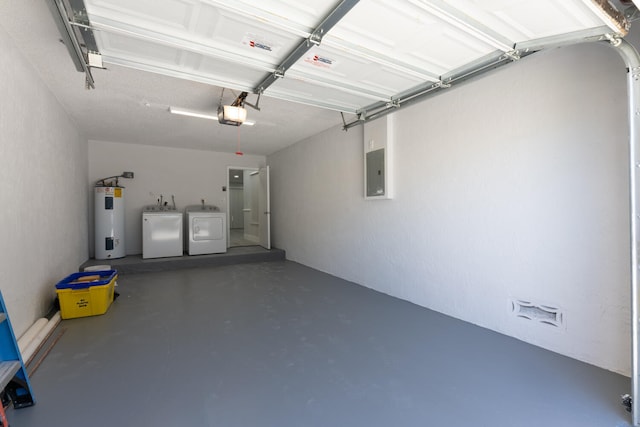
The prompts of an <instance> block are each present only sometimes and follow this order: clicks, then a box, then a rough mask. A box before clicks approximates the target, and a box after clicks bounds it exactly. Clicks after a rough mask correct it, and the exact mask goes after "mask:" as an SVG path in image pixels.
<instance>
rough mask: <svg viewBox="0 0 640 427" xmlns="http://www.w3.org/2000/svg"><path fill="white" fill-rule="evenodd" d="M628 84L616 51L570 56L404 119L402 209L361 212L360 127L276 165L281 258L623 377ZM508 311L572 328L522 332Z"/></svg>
mask: <svg viewBox="0 0 640 427" xmlns="http://www.w3.org/2000/svg"><path fill="white" fill-rule="evenodd" d="M625 79H626V73H625V67H624V64H623V62H622V60H621V59H620V57H619V56H618V54H617V53H616V52H615V51H614V50H613V49H611V48H609V47H607V46H604V45H588V46H587V45H581V46H573V47H567V48H563V49H561V50H555V51H551V52H547V53H544V54H542V53H541V54H537V55H535V56H534V57H531V58H528V59H526V60H523V61H521V62H520V63H518V64H514V65H512V66H510V67H507V68H504V69H502V70H498V71H497V72H495V73H493V74H491V75H489V76H486V77H484V78H483V79H481V80H478V81H475V82H473V83H471V84H467V85H464V86H460V87H457V88H453V89H451V90H450V91H449V92H447V93H444V94H442V95H440V96H437V97H434V98H432V99H430V100H426V101H424V102H422V103H420V104H417V105H415V106H412V107H409V108H407V109H404V110H401V111H399V112H396V113H395V117H394V119H395V121H396V122H395V125H396V132H397V133H396V135H395V136H396V138H395V150H394V151H395V164H394V167H395V171H396V173H395V177H394V181H395V196H394V199H393V200H382V201H380V200H378V201H365V200H364V198H363V190H362V188H363V181H362V180H363V178H362V176H363V165H362V163H363V140H362V138H363V131H362V128H361V127H358V128H354V129H351V130H349V131H348V132H346V133H345V132H343V131H342V130H340V129H333V130H329V131H327V132H325V133H323V134H320V135H317V136H315V137H313V138H311V139H309V140H306V141H303V142H301V143H298V144H296V145H294V146H292V147H290V148H287V149H285V150H283V151H280V152H278V153H276V154H274V155H272V156H269V157H268V164H270V166H271V167H272V175H271V177H272V185H271V188H272V209H271V211H272V221H273V233H274V235H273V242H274V245H275V246H276V247H278V248H282V249H285V250H286V251H287V257H288V258H289V259H292V260H295V261H298V262H301V263H303V264H306V265H309V266H311V267H314V268H318V269H320V270H323V271H326V272H329V273H331V274H334V275H337V276H340V277H343V278H346V279H348V280H352V281H354V282H357V283H360V284H362V285H365V286H368V287H371V288H373V289H377V290H379V291H382V292H385V293H388V294H390V295H394V296H397V297H399V298H403V299H406V300H409V301H412V302H414V303H416V304H419V305H422V306H425V307H429V308H432V309H435V310H437V311H440V312H442V313H446V314H448V315H451V316H454V317H456V318H460V319H463V320H466V321H469V322H472V323H474V324H478V325H481V326H483V327H487V328H490V329H493V330H496V331H499V332H502V333H505V334H507V335H510V336H513V337H516V338H519V339H521V340H524V341H527V342H530V343H533V344H536V345H539V346H541V347H544V348H547V349H550V350H552V351H555V352H559V353H561V354H565V355H568V356H570V357H574V358H577V359H580V360H583V361H586V362H589V363H592V364H595V365H598V366H601V367H604V368H606V369H610V370H613V371H616V372H620V373H624V374H627V375H628V374H629V373H630V345H629V341H630V326H629V323H630V314H629V310H630V308H629V280H630V279H629V259H628V258H629V256H628V249H627V248H628V245H629V243H628V242H629V236H628V200H627V199H628V183H627V127H626V126H627V118H626V114H627V113H626V108H625V103H626V84H625V82H626V80H625ZM513 297H515V298H521V299H528V300H532V301H535V302H539V303H543V304H550V305H556V306H558V307H560V308H561V309H562V310H563V311H564V313H565V320H566V323H565V327H564V328H561V329H556V328H553V327H550V326H545V325H540V324H536V323H533V322H530V321H526V320H523V319H519V318H516V317H514V316H513V315H512V314H511V313H510V312H509V310H508V306H509V301H510V298H513ZM399 332H401V331H399ZM452 339H455V337H452Z"/></svg>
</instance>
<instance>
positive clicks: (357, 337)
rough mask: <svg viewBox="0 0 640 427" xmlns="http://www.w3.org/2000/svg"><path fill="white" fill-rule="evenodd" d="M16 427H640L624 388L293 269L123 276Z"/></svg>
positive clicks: (619, 380) (70, 334)
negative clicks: (623, 398) (633, 424)
mask: <svg viewBox="0 0 640 427" xmlns="http://www.w3.org/2000/svg"><path fill="white" fill-rule="evenodd" d="M118 283H119V286H118V289H117V290H118V292H119V293H120V297H119V298H118V299H117V300H116V301H115V302H114V304H113V305H112V306H111V308H110V309H109V311H108V312H107V313H106V314H105V315H103V316H96V317H90V318H81V319H73V320H66V321H63V322H62V323H61V325H60V326H59V327H58V330H57V331H56V332H54V335H55V334H56V333H59V332H60V331H64V333H63V335H62V336H61V338H60V340H59V341H58V343H57V344H56V346H55V347H54V348H53V349H52V351H51V352H50V354H49V355H48V357H47V358H46V359H45V360H44V362H43V363H42V364H41V365H40V367H39V368H38V369H37V371H36V372H35V374H34V375H33V376H32V378H31V383H32V386H33V390H34V394H35V398H36V400H37V403H36V405H35V406H33V407H30V408H26V409H21V410H9V411H8V413H7V416H8V418H9V423H10V424H11V425H12V426H16V427H43V426H65V427H87V426H92V427H102V426H104V427H106V426H109V427H111V426H123V427H127V426H194V427H196V426H215V427H253V426H270V427H303V426H322V427H329V426H385V427H387V426H402V427H410V426H421V427H424V426H434V427H436V426H437V427H439V426H474V427H477V426H491V427H501V426H505V427H507V426H508V427H527V426H531V427H533V426H535V427H539V426H581V427H588V426H593V427H604V426H611V427H614V426H615V427H620V426H628V425H630V416H629V414H628V413H627V412H626V411H625V410H624V408H623V407H622V405H621V404H620V395H621V394H623V393H627V392H629V391H630V380H629V379H628V378H626V377H623V376H620V375H617V374H614V373H611V372H608V371H605V370H602V369H598V368H595V367H593V366H590V365H587V364H584V363H581V362H578V361H575V360H572V359H569V358H566V357H563V356H560V355H558V354H555V353H551V352H549V351H545V350H542V349H540V348H537V347H534V346H531V345H528V344H525V343H523V342H521V341H518V340H515V339H512V338H508V337H506V336H503V335H500V334H497V333H494V332H491V331H488V330H485V329H482V328H479V327H476V326H473V325H470V324H467V323H465V322H462V321H459V320H455V319H452V318H450V317H447V316H444V315H441V314H438V313H435V312H433V311H430V310H427V309H424V308H421V307H418V306H416V305H413V304H410V303H407V302H404V301H401V300H398V299H395V298H392V297H389V296H387V295H383V294H380V293H377V292H375V291H372V290H369V289H366V288H364V287H361V286H358V285H355V284H353V283H349V282H346V281H344V280H341V279H337V278H335V277H332V276H330V275H327V274H324V273H321V272H319V271H316V270H313V269H311V268H308V267H304V266H302V265H300V264H297V263H294V262H290V261H276V262H267V263H259V264H240V265H231V266H221V267H213V268H195V269H183V270H176V271H165V272H157V273H145V274H129V275H122V276H121V277H120V279H119V280H118Z"/></svg>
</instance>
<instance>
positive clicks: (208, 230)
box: [185, 205, 227, 255]
mask: <svg viewBox="0 0 640 427" xmlns="http://www.w3.org/2000/svg"><path fill="white" fill-rule="evenodd" d="M185 216H186V221H185V222H186V240H187V242H186V244H187V252H188V254H189V255H203V254H217V253H224V252H227V215H226V214H225V213H224V212H220V210H219V209H218V208H217V207H216V206H212V205H192V206H187V207H186V209H185Z"/></svg>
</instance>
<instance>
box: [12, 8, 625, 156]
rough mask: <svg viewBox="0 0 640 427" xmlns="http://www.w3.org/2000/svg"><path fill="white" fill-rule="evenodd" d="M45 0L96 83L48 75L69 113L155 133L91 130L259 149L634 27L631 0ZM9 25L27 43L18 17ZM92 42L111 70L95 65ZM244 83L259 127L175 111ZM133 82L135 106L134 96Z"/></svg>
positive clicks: (231, 92) (153, 140)
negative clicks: (75, 83) (74, 85)
mask: <svg viewBox="0 0 640 427" xmlns="http://www.w3.org/2000/svg"><path fill="white" fill-rule="evenodd" d="M8 1H9V3H14V5H15V7H16V8H20V7H24V6H25V4H24V2H17V1H13V2H12V0H8ZM47 1H48V2H50V3H49V5H50V8H51V9H52V11H53V12H54V15H55V12H56V10H57V11H58V12H59V13H60V15H59V16H58V18H60V17H61V16H62V19H59V21H58V26H59V30H60V31H61V34H64V33H65V31H66V32H68V33H72V36H73V37H72V39H73V38H76V39H77V41H78V45H77V46H76V47H75V49H74V47H73V42H72V41H70V40H67V48H68V49H69V53H70V54H71V55H70V57H71V58H73V59H75V60H76V68H77V69H78V70H81V71H83V72H86V78H87V80H88V83H89V85H94V86H95V89H94V90H85V89H84V88H82V91H84V93H82V94H79V93H78V90H77V89H72V90H70V89H69V88H68V86H65V87H64V88H62V87H60V86H61V85H58V84H56V83H55V82H53V83H51V87H52V90H53V91H54V93H56V94H57V95H58V98H59V99H60V100H61V102H62V104H63V105H64V106H65V108H66V109H67V111H68V112H69V114H70V115H71V116H72V117H76V119H77V120H78V121H79V122H81V123H86V124H89V123H93V126H95V128H98V129H100V128H101V127H100V125H99V124H97V123H95V122H96V117H95V116H96V115H99V116H100V115H102V116H103V117H101V118H102V119H104V121H105V122H107V123H112V122H113V121H114V119H113V118H109V114H116V115H117V114H118V113H117V112H116V111H117V110H119V111H128V113H127V114H128V115H129V116H130V115H132V114H133V115H136V116H138V117H139V118H140V120H141V121H143V122H145V128H146V129H147V130H148V132H149V133H148V134H147V135H146V136H147V139H145V137H144V136H143V132H142V131H141V129H138V128H137V127H136V125H135V124H134V123H130V122H129V121H128V119H127V118H125V117H122V124H123V126H128V127H130V128H131V131H132V132H135V135H134V134H133V133H132V134H128V131H126V130H124V129H122V128H121V127H120V126H119V127H120V129H118V130H117V131H115V130H114V131H113V133H112V134H110V132H109V131H108V130H107V129H103V130H102V131H101V132H98V134H96V135H94V134H93V133H95V130H92V128H91V127H89V126H87V127H86V132H87V134H88V135H89V137H90V138H96V139H106V140H114V141H122V142H135V143H150V144H156V145H175V146H186V147H191V148H204V149H213V150H216V151H231V152H233V151H235V149H236V146H235V145H234V144H233V143H232V141H239V139H240V138H241V137H242V139H243V142H244V143H245V148H244V151H245V152H251V153H256V154H269V153H270V152H273V151H276V150H278V149H280V148H283V147H284V146H286V145H288V144H290V143H293V142H296V141H298V140H300V139H303V138H304V137H307V136H310V135H311V134H312V133H308V132H313V133H316V132H318V131H321V130H323V129H326V128H328V127H331V126H334V125H337V124H343V125H346V126H347V127H350V126H353V125H357V124H359V123H361V122H362V121H363V120H369V119H373V118H376V117H378V116H380V115H383V114H386V113H388V112H390V111H393V110H395V109H396V108H399V107H402V106H404V105H408V104H410V103H412V102H415V101H417V100H419V99H422V98H423V97H425V96H428V95H430V94H433V93H436V92H439V91H442V90H447V89H448V88H450V87H451V86H453V85H455V84H456V83H459V82H461V81H464V80H466V79H468V78H470V77H473V76H475V75H479V74H481V73H483V72H484V71H486V70H489V69H493V68H495V67H498V66H501V65H504V64H508V63H511V62H514V61H518V60H519V59H521V58H523V57H525V56H527V55H529V54H532V53H534V52H536V51H538V50H541V49H544V48H549V47H555V46H559V45H563V44H571V43H577V42H580V41H584V40H604V39H606V38H615V37H619V36H624V35H626V33H627V31H628V27H629V20H628V19H627V17H632V15H633V14H634V13H635V12H636V9H635V7H634V6H633V4H632V3H630V2H629V1H624V2H617V3H615V4H612V3H610V2H608V1H606V0H563V1H557V0H536V1H531V0H511V1H509V0H449V1H444V0H393V1H392V0H360V1H357V0H343V1H334V0H331V1H327V0H305V1H303V2H301V1H293V0H235V1H222V0H137V1H130V0H84V1H83V0H47ZM26 3H33V2H32V1H30V0H27V1H26ZM27 7H28V5H27ZM32 7H34V8H35V7H38V8H41V6H37V5H36V4H34V5H33V6H32ZM5 8H6V6H5ZM625 9H626V10H625ZM623 12H626V14H627V17H625V16H624V14H623ZM5 16H7V15H5ZM3 25H6V26H7V27H8V31H9V32H10V33H12V34H13V35H14V38H16V40H18V44H20V39H21V37H20V36H19V35H18V36H16V32H19V31H21V30H20V27H19V25H17V24H12V23H5V22H4V20H3ZM49 25H50V23H49ZM22 31H24V29H22ZM58 38H60V35H59V34H58ZM23 48H24V49H25V51H26V52H27V53H28V52H29V49H33V47H30V45H29V44H28V43H27V44H24V45H23ZM35 53H37V52H36V51H34V54H35ZM89 53H91V56H92V58H98V59H101V60H102V62H103V65H104V67H105V68H106V70H103V69H99V68H92V67H91V66H89V65H88V62H89V61H88V54H89ZM94 53H95V54H96V55H97V56H94ZM32 60H33V61H35V62H36V67H37V68H39V69H46V68H47V67H50V66H51V64H44V63H42V64H38V63H37V61H38V59H37V56H32ZM66 61H69V57H67V58H66ZM67 69H68V68H67ZM65 73H69V72H68V71H65ZM45 74H46V73H43V75H45ZM45 79H47V77H46V76H45ZM51 81H53V80H51ZM131 82H134V83H131ZM222 88H226V90H225V92H224V96H222V97H221V95H222ZM145 91H147V93H146V94H145V93H144V92H145ZM242 91H246V92H248V93H249V96H248V97H247V102H248V103H251V104H256V103H257V102H258V100H259V104H258V107H259V108H260V111H258V110H254V109H252V108H249V119H250V120H252V121H255V122H256V126H252V127H251V128H248V127H247V126H245V125H243V126H241V128H242V131H241V132H240V131H239V130H238V129H234V128H231V129H223V128H230V127H228V126H224V125H220V124H218V123H215V122H213V121H203V120H200V119H193V118H185V117H174V116H172V115H170V114H168V109H169V108H168V107H170V106H171V107H176V108H183V109H190V110H194V111H199V112H202V113H207V112H208V113H210V114H214V113H215V110H216V108H217V107H218V105H219V104H223V103H224V104H228V103H230V102H231V101H232V100H233V99H234V97H235V96H237V95H238V94H239V93H240V92H242ZM132 93H134V94H136V97H135V98H136V99H135V103H136V105H135V109H137V110H141V111H137V110H136V112H135V113H134V112H133V111H132V110H127V108H128V107H127V106H126V105H125V104H126V103H127V102H129V103H130V102H131V101H133V100H130V99H127V94H132ZM162 93H166V95H165V96H158V95H159V94H162ZM117 94H119V95H120V96H117ZM188 94H191V95H192V96H186V95H188ZM258 95H260V98H258ZM92 97H93V98H95V100H96V102H95V103H93V102H92V101H91V99H92ZM123 98H124V99H123ZM118 102H120V105H119V106H118ZM141 105H142V107H146V108H147V111H145V109H144V108H141ZM88 106H89V107H90V110H91V111H92V112H93V113H92V114H93V116H91V117H89V114H88V113H87V112H86V110H87V107H88ZM130 108H133V107H130ZM79 109H82V110H83V111H77V110H79ZM111 111H113V113H109V112H111ZM340 113H343V115H341V114H340ZM151 116H153V118H151ZM161 122H164V123H161ZM196 122H198V123H196ZM201 122H204V123H201ZM154 123H155V124H154ZM169 124H170V125H172V126H173V127H174V129H177V130H174V131H172V132H170V133H171V134H173V135H174V136H175V133H176V132H177V133H178V135H179V138H175V139H176V140H175V141H173V142H172V141H165V140H163V136H162V135H163V134H166V133H167V132H166V130H163V131H162V132H158V133H157V134H156V133H154V131H153V130H151V131H149V129H155V126H157V127H158V129H163V126H168V125H169ZM110 127H113V126H110ZM260 128H262V129H260ZM180 129H182V130H180ZM254 134H255V136H254ZM240 135H241V136H240ZM292 138H297V139H295V140H292ZM267 139H268V140H267ZM212 140H217V142H216V141H212ZM216 144H217V145H216ZM225 144H226V145H225Z"/></svg>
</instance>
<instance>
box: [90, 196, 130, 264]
mask: <svg viewBox="0 0 640 427" xmlns="http://www.w3.org/2000/svg"><path fill="white" fill-rule="evenodd" d="M94 196H95V197H94V199H95V209H94V212H95V259H112V258H122V257H124V256H125V245H124V187H119V186H116V187H113V186H100V185H97V186H96V187H95V193H94Z"/></svg>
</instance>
